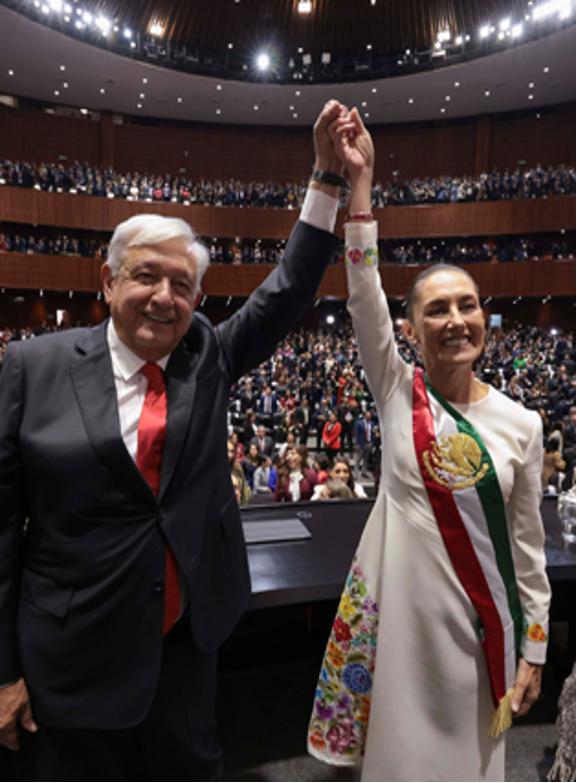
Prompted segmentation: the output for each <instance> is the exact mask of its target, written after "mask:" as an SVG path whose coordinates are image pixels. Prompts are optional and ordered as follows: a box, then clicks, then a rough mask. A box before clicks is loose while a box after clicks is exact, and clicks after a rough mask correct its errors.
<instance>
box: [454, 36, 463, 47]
mask: <svg viewBox="0 0 577 783" xmlns="http://www.w3.org/2000/svg"><path fill="white" fill-rule="evenodd" d="M455 43H456V44H457V46H460V45H461V44H462V43H463V36H462V35H458V36H457V37H456V38H455Z"/></svg>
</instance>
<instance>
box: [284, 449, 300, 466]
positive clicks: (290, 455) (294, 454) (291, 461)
mask: <svg viewBox="0 0 577 783" xmlns="http://www.w3.org/2000/svg"><path fill="white" fill-rule="evenodd" d="M286 461H287V465H288V466H289V468H290V469H291V470H300V467H301V465H302V460H301V455H300V454H299V453H298V451H297V450H296V449H287V450H286Z"/></svg>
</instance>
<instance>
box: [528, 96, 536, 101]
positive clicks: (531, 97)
mask: <svg viewBox="0 0 577 783" xmlns="http://www.w3.org/2000/svg"><path fill="white" fill-rule="evenodd" d="M527 97H528V98H529V100H530V101H532V100H533V98H534V97H535V96H534V95H528V96H527Z"/></svg>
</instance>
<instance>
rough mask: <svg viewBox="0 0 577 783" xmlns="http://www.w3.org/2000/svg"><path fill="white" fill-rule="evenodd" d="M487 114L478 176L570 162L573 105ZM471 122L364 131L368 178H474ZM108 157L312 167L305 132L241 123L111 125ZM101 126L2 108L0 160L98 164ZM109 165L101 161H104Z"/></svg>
mask: <svg viewBox="0 0 577 783" xmlns="http://www.w3.org/2000/svg"><path fill="white" fill-rule="evenodd" d="M536 113H537V111H535V112H531V113H527V112H522V113H516V114H512V115H509V114H506V115H490V116H488V120H484V121H485V122H488V124H489V128H488V131H485V133H486V136H485V137H484V142H483V143H484V144H485V145H487V146H488V157H487V150H486V151H485V152H484V154H483V159H484V160H485V161H486V168H495V169H497V170H505V169H506V168H511V167H515V166H516V165H517V162H518V161H519V160H521V159H525V160H526V161H527V165H529V166H533V165H536V164H537V163H541V164H543V165H545V166H546V165H548V164H552V165H557V164H558V163H566V164H569V165H574V164H575V104H571V105H565V104H564V105H560V106H556V107H552V108H545V109H542V110H541V111H540V112H539V113H540V115H541V118H540V119H537V118H536ZM477 122H478V119H477V118H475V117H471V118H463V119H459V120H454V121H449V120H444V121H435V122H433V121H430V122H423V123H411V124H398V125H372V126H371V132H372V134H373V137H374V141H375V148H376V153H377V154H376V179H377V180H381V181H383V182H386V181H389V180H390V179H391V178H392V176H393V171H398V172H399V174H398V178H399V179H400V180H401V181H405V180H412V179H415V178H420V177H435V176H439V175H443V174H455V175H462V174H473V173H474V172H475V164H476V155H477V153H478V148H477V137H478V130H477ZM113 133H114V137H113V140H112V141H109V143H108V149H110V148H111V147H112V148H113V149H114V168H115V169H116V170H117V171H118V172H134V171H138V172H141V173H142V172H149V173H154V174H159V175H163V174H165V173H169V174H171V175H176V174H177V173H178V172H179V170H180V169H181V168H185V169H186V173H187V175H188V176H189V177H191V178H192V179H195V180H198V179H202V178H205V179H209V180H214V179H231V178H233V179H240V180H242V181H244V182H250V181H251V180H272V181H275V182H280V183H283V182H287V181H289V182H298V181H300V180H301V179H306V178H307V177H308V175H309V174H310V170H311V167H312V164H313V145H312V131H311V129H309V128H290V127H288V128H278V127H266V126H254V127H250V126H244V125H242V126H241V125H237V126H234V125H228V126H222V125H216V124H215V125H212V124H200V123H184V122H181V123H178V122H170V121H161V122H160V123H159V125H158V127H145V126H140V125H129V124H126V125H116V124H115V125H114V130H113ZM99 138H100V134H99V123H98V122H93V121H91V120H90V119H75V118H67V117H61V116H54V115H48V114H46V113H45V112H42V111H39V110H36V109H33V108H29V107H25V108H21V109H10V108H7V107H4V106H0V157H8V158H13V159H27V160H33V161H35V162H41V161H46V162H53V161H57V160H58V156H59V155H60V154H64V155H66V156H67V159H68V161H73V160H75V159H79V160H87V161H89V162H90V163H91V164H92V165H98V164H99V163H102V161H103V159H102V158H101V152H106V150H104V149H103V150H101V148H100V145H99ZM106 162H108V158H107V159H106Z"/></svg>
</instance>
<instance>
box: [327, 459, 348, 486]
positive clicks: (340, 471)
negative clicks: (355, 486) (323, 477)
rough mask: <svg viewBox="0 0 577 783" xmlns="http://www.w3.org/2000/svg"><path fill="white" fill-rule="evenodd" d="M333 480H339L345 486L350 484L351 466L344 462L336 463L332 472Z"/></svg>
mask: <svg viewBox="0 0 577 783" xmlns="http://www.w3.org/2000/svg"><path fill="white" fill-rule="evenodd" d="M331 478H334V479H339V480H340V481H343V482H344V483H345V484H348V483H349V480H350V478H351V471H350V470H349V466H348V465H347V464H345V463H344V462H335V464H334V466H333V469H332V470H331Z"/></svg>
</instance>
